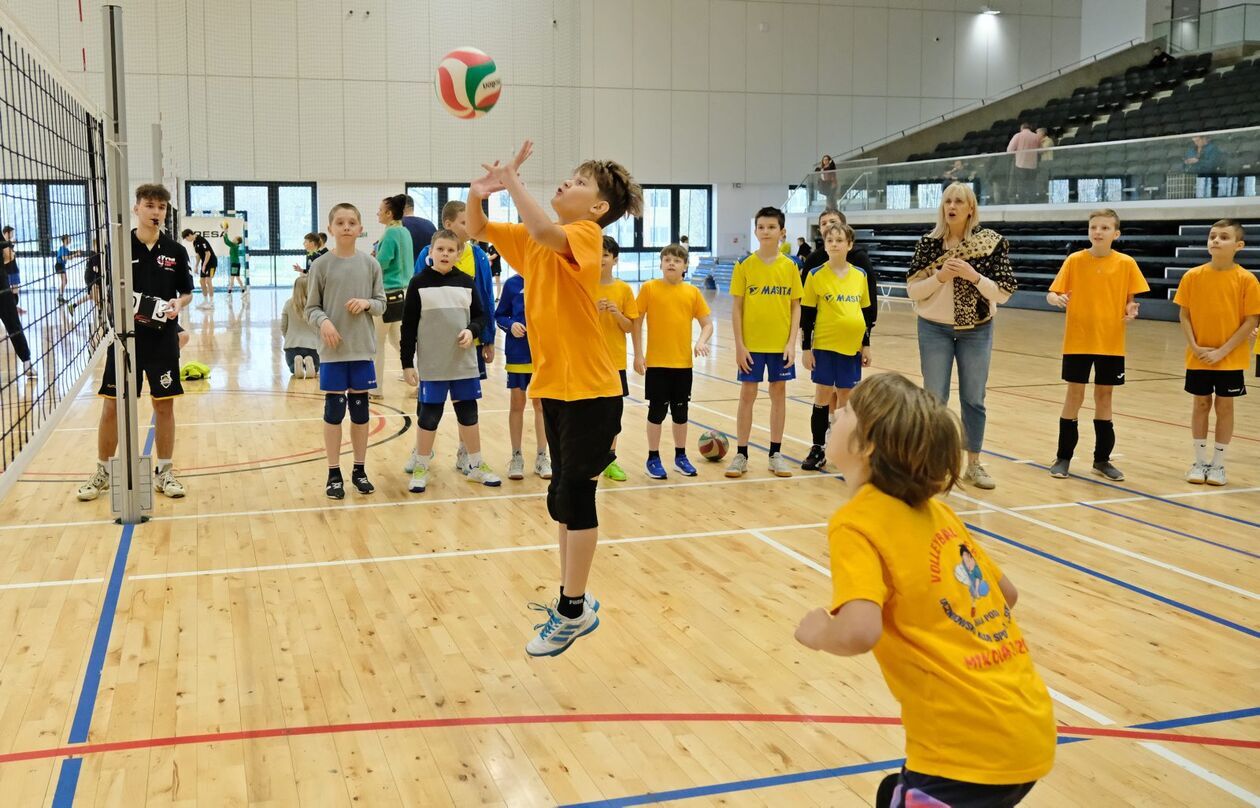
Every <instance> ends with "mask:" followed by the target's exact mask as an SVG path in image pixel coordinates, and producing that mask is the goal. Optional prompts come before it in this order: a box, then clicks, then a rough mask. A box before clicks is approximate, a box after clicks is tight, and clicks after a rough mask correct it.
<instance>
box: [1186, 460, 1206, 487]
mask: <svg viewBox="0 0 1260 808" xmlns="http://www.w3.org/2000/svg"><path fill="white" fill-rule="evenodd" d="M1208 468H1209V466H1208V464H1207V463H1198V462H1195V463H1192V464H1191V465H1190V470H1189V471H1187V472H1186V482H1188V483H1190V484H1191V485H1203V484H1204V483H1205V482H1207V473H1208Z"/></svg>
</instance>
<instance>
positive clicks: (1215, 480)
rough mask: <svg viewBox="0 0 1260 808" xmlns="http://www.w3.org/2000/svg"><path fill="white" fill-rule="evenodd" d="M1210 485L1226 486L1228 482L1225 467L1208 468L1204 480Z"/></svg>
mask: <svg viewBox="0 0 1260 808" xmlns="http://www.w3.org/2000/svg"><path fill="white" fill-rule="evenodd" d="M1204 482H1206V483H1207V484H1208V485H1224V484H1225V483H1226V482H1228V481H1227V480H1226V479H1225V467H1224V466H1208V470H1207V476H1206V478H1205V479H1204Z"/></svg>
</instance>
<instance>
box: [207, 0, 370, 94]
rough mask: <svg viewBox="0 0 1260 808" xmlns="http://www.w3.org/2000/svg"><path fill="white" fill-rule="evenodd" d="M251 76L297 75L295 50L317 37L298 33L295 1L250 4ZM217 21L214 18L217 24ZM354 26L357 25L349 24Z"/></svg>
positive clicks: (315, 40) (275, 76)
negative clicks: (251, 37)
mask: <svg viewBox="0 0 1260 808" xmlns="http://www.w3.org/2000/svg"><path fill="white" fill-rule="evenodd" d="M250 13H251V21H252V26H253V29H252V36H253V48H252V49H251V51H252V53H253V58H254V75H255V76H267V77H270V78H296V77H297V74H298V72H297V63H298V49H299V48H301V47H302V45H303V44H304V43H309V44H311V45H315V44H316V43H317V42H318V40H317V39H315V38H313V37H307V36H304V35H303V34H300V33H299V30H300V29H299V28H298V17H297V15H298V3H297V0H267V2H266V3H252V4H251V5H250ZM217 22H218V21H216V24H217ZM350 27H351V28H355V27H357V26H350Z"/></svg>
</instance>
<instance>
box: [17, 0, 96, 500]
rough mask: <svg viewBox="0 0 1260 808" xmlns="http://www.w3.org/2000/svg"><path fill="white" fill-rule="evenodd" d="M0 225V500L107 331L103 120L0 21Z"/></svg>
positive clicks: (80, 381) (73, 392)
mask: <svg viewBox="0 0 1260 808" xmlns="http://www.w3.org/2000/svg"><path fill="white" fill-rule="evenodd" d="M0 227H2V228H4V231H3V232H2V233H0V239H2V240H0V264H3V266H0V275H2V277H0V498H2V497H3V496H4V495H5V494H6V493H7V491H8V490H9V488H10V487H12V485H13V484H14V483H15V482H16V478H17V477H18V476H20V475H21V474H22V472H23V469H24V468H25V467H26V465H27V464H28V463H29V461H30V459H31V456H33V454H34V453H35V452H36V451H37V450H38V449H39V447H40V446H41V445H42V444H43V442H44V441H45V440H46V439H47V437H48V435H49V433H50V432H51V431H52V430H53V429H55V428H56V425H57V423H58V422H59V421H60V419H61V417H62V415H64V413H65V411H66V409H67V407H68V406H69V403H70V402H71V401H72V400H73V399H74V398H75V397H76V396H77V395H78V393H79V391H80V390H81V389H82V387H83V386H84V384H85V382H86V381H87V377H88V375H90V371H91V368H92V366H93V360H94V358H95V357H96V355H97V353H98V350H99V349H101V348H102V347H103V346H104V345H105V344H106V342H107V337H108V335H109V333H110V330H111V329H110V320H111V315H110V313H109V311H110V306H109V297H110V288H111V287H110V279H111V266H110V264H111V261H110V258H109V256H110V246H111V245H110V244H109V243H108V242H109V235H108V229H107V227H106V183H105V146H104V129H103V123H102V119H101V117H100V115H99V113H98V111H97V110H96V109H95V108H94V107H93V106H92V105H91V104H90V102H88V101H87V100H86V99H85V97H84V96H83V94H82V93H81V92H80V91H79V90H78V88H77V87H75V86H74V85H73V84H72V83H71V82H70V81H69V80H68V79H66V78H65V76H64V75H63V74H61V73H60V71H59V69H58V68H57V67H56V65H55V64H54V63H53V62H52V61H51V60H49V59H48V58H47V57H46V56H45V55H44V54H43V52H42V51H41V50H40V49H39V48H38V47H37V46H36V45H34V44H33V43H32V42H31V40H30V39H29V38H28V37H27V36H26V35H25V34H24V33H23V32H22V31H21V30H20V29H19V28H18V27H17V26H15V25H14V24H13V22H12V21H11V20H10V19H9V18H7V17H5V16H4V15H3V14H2V13H0ZM93 277H99V278H100V283H99V284H90V283H89V281H90V279H91V278H93Z"/></svg>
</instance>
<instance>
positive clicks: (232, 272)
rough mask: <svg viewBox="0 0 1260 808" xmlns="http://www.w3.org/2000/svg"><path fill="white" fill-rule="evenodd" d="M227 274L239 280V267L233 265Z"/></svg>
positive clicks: (238, 265)
mask: <svg viewBox="0 0 1260 808" xmlns="http://www.w3.org/2000/svg"><path fill="white" fill-rule="evenodd" d="M228 274H230V275H231V276H232V277H233V278H239V277H240V276H241V265H240V264H233V265H232V268H231V270H229V273H228Z"/></svg>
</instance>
